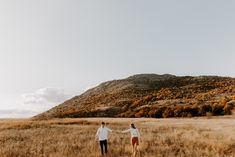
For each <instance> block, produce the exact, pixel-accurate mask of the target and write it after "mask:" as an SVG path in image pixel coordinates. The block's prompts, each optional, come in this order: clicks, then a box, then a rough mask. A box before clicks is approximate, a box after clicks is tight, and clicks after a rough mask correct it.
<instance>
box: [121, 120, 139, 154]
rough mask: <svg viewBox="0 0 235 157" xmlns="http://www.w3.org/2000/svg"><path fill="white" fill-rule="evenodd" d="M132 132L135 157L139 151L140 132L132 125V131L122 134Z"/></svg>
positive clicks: (125, 131) (128, 130)
mask: <svg viewBox="0 0 235 157" xmlns="http://www.w3.org/2000/svg"><path fill="white" fill-rule="evenodd" d="M127 132H130V134H131V145H132V156H133V157H135V156H136V153H137V151H138V149H137V146H138V145H139V143H140V132H139V130H138V129H137V128H136V127H135V125H134V124H133V123H132V124H131V126H130V129H127V130H124V131H122V133H127Z"/></svg>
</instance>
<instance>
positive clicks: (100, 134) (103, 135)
mask: <svg viewBox="0 0 235 157" xmlns="http://www.w3.org/2000/svg"><path fill="white" fill-rule="evenodd" d="M110 132H112V130H111V129H109V128H107V127H106V126H105V123H104V122H102V123H101V127H99V128H98V130H97V132H96V138H98V140H99V143H100V148H101V154H102V155H104V149H105V154H107V152H108V141H107V140H108V134H109V133H110Z"/></svg>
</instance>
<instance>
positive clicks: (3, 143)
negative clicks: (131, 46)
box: [0, 117, 235, 157]
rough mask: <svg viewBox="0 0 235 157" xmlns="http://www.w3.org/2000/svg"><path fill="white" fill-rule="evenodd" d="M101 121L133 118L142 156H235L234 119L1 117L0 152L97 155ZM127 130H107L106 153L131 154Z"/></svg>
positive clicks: (121, 122) (113, 123)
mask: <svg viewBox="0 0 235 157" xmlns="http://www.w3.org/2000/svg"><path fill="white" fill-rule="evenodd" d="M101 121H105V122H107V123H108V127H110V128H111V129H113V130H123V129H126V128H128V127H129V124H130V123H131V122H134V123H135V124H136V125H137V127H138V128H139V130H140V132H141V135H142V140H143V141H142V142H141V144H140V150H141V154H139V155H141V157H173V156H178V157H189V156H190V157H201V156H206V157H225V156H228V157H231V156H235V134H234V132H235V119H233V118H232V117H225V118H214V117H212V118H210V119H206V118H191V119H146V118H142V119H141V118H140V119H125V118H124V119H118V118H117V119H115V118H101V119H100V118H82V119H54V120H48V121H32V120H0V156H1V157H98V156H99V155H100V150H99V145H98V142H97V141H95V138H94V136H95V133H96V130H97V128H98V127H99V124H100V122H101ZM129 141H130V140H129V134H119V133H111V134H110V138H109V155H108V156H109V157H130V156H131V147H130V142H129Z"/></svg>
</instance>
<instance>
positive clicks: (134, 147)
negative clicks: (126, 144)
mask: <svg viewBox="0 0 235 157" xmlns="http://www.w3.org/2000/svg"><path fill="white" fill-rule="evenodd" d="M136 148H137V144H136V143H135V144H134V146H133V157H135V156H136Z"/></svg>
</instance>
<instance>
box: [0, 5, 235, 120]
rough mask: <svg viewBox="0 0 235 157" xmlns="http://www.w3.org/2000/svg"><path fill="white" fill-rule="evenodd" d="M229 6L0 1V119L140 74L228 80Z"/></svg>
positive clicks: (233, 49)
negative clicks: (199, 76) (222, 77)
mask: <svg viewBox="0 0 235 157" xmlns="http://www.w3.org/2000/svg"><path fill="white" fill-rule="evenodd" d="M234 17H235V1H234V0H224V1H221V0H196V1H195V0H177V1H176V0H164V1H163V0H40V1H39V0H20V1H19V0H0V73H1V75H0V118H24V117H31V116H33V115H36V114H38V113H40V112H43V111H46V110H47V109H50V108H51V107H53V106H55V105H58V104H60V103H62V102H63V101H65V100H67V99H69V98H71V97H73V96H75V95H79V94H81V93H82V92H84V91H86V90H87V89H89V88H91V87H94V86H96V85H98V84H99V83H101V82H104V81H108V80H113V79H121V78H126V77H128V76H130V75H133V74H140V73H156V74H165V73H170V74H174V75H180V76H182V75H193V76H198V75H220V76H230V77H235V70H234V67H235V61H234V58H235V46H234V43H235V29H234V28H235V18H234Z"/></svg>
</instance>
